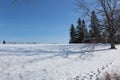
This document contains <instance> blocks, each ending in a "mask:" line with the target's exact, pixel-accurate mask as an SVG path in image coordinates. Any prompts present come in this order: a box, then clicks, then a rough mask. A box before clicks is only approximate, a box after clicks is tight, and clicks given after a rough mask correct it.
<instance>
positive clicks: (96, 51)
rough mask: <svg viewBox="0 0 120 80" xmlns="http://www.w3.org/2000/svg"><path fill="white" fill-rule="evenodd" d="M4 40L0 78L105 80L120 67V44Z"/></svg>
mask: <svg viewBox="0 0 120 80" xmlns="http://www.w3.org/2000/svg"><path fill="white" fill-rule="evenodd" d="M109 47H110V46H109V45H107V44H106V45H103V44H99V45H97V46H96V47H95V48H94V45H93V46H91V44H79V45H76V44H73V45H72V44H71V45H67V44H44V45H43V44H5V45H3V44H0V80H97V78H99V79H101V80H104V77H103V75H104V73H105V72H106V71H107V72H111V71H112V70H114V71H116V72H117V71H118V72H119V71H120V69H119V68H120V45H116V47H117V49H116V50H110V49H109Z"/></svg>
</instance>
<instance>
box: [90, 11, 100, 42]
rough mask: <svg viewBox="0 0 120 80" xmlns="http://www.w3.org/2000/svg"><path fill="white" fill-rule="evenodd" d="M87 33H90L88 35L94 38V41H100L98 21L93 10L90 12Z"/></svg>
mask: <svg viewBox="0 0 120 80" xmlns="http://www.w3.org/2000/svg"><path fill="white" fill-rule="evenodd" d="M89 34H90V37H91V38H92V39H94V40H95V42H96V43H99V42H101V36H100V26H99V21H98V18H97V16H96V14H95V12H94V11H93V12H92V15H91V24H90V31H89Z"/></svg>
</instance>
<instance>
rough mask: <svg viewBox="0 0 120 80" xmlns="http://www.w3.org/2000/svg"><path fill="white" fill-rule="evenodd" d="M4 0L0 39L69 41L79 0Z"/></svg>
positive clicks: (0, 12) (0, 2)
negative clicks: (14, 0)
mask: <svg viewBox="0 0 120 80" xmlns="http://www.w3.org/2000/svg"><path fill="white" fill-rule="evenodd" d="M11 1H13V0H0V41H1V42H2V40H6V41H20V42H27V41H28V42H33V41H35V42H39V43H68V42H69V28H70V25H71V24H72V23H73V24H76V21H77V19H78V18H79V17H80V15H79V13H78V12H77V10H76V9H75V5H74V2H75V0H27V1H29V2H24V1H25V0H19V1H20V2H19V3H17V4H12V2H11Z"/></svg>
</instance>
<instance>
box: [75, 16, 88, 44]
mask: <svg viewBox="0 0 120 80" xmlns="http://www.w3.org/2000/svg"><path fill="white" fill-rule="evenodd" d="M76 34H77V43H83V42H84V39H85V37H86V35H87V28H86V26H85V21H84V20H83V21H81V20H80V18H79V19H78V25H77V27H76Z"/></svg>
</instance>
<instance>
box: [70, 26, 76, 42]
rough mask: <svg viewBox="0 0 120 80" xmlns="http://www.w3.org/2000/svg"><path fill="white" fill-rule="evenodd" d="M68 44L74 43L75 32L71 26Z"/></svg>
mask: <svg viewBox="0 0 120 80" xmlns="http://www.w3.org/2000/svg"><path fill="white" fill-rule="evenodd" d="M69 43H76V31H75V27H74V25H73V24H71V27H70V41H69Z"/></svg>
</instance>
